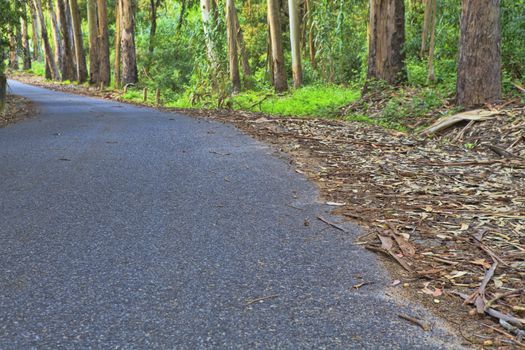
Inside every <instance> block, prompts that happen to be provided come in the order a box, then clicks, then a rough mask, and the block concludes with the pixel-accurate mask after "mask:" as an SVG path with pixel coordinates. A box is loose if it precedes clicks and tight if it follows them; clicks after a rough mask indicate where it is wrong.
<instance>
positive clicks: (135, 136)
mask: <svg viewBox="0 0 525 350" xmlns="http://www.w3.org/2000/svg"><path fill="white" fill-rule="evenodd" d="M9 84H10V86H11V88H12V91H13V92H14V93H16V94H19V95H22V96H26V97H28V98H30V99H31V100H33V101H34V102H35V103H36V105H37V107H38V109H39V113H38V115H37V116H35V117H33V118H30V119H28V120H25V121H23V122H20V123H18V124H16V125H12V126H9V127H7V128H4V129H0V219H1V223H0V266H1V270H0V349H29V348H35V349H85V348H94V349H110V348H115V349H116V348H123V349H154V348H155V349H156V348H159V349H211V348H242V349H270V348H272V349H275V348H279V349H299V348H304V349H307V348H329V349H335V348H341V349H350V348H355V349H416V348H419V349H441V348H447V347H448V348H455V349H457V348H458V347H459V345H458V344H457V343H455V340H454V338H453V337H451V335H450V334H448V333H447V332H446V331H445V330H444V329H443V328H442V327H441V323H440V321H439V320H436V319H433V318H432V317H431V316H430V315H429V314H428V313H426V312H425V311H423V310H421V309H420V308H418V307H417V306H414V305H409V304H408V303H405V302H399V301H396V299H394V298H392V297H390V296H389V294H388V293H387V292H386V291H385V289H386V286H387V285H388V284H390V283H391V278H390V277H388V276H387V275H386V273H385V272H384V271H383V270H381V268H380V267H379V265H378V262H377V260H376V257H375V256H374V255H371V254H369V253H368V252H366V251H365V250H363V249H362V248H360V247H358V246H355V245H353V244H352V240H353V238H355V235H356V234H357V228H356V227H352V226H350V225H348V224H347V227H348V228H349V229H350V230H351V231H352V232H351V233H346V234H345V233H342V232H340V231H338V230H336V229H333V228H331V227H329V226H327V225H326V224H324V223H322V222H321V221H319V220H317V219H316V217H317V216H318V215H324V216H326V217H327V218H330V220H333V221H336V220H337V218H335V217H330V216H329V215H328V214H327V212H328V210H329V208H327V207H326V206H324V205H323V204H322V203H320V202H319V201H318V193H317V192H316V189H315V186H314V185H312V184H311V183H309V182H308V181H307V180H305V179H304V178H303V177H301V176H300V175H299V174H297V173H295V172H294V171H293V169H291V168H290V166H289V165H288V164H287V162H286V161H285V160H283V159H282V158H279V157H277V156H275V154H274V151H272V149H271V148H269V147H267V146H265V145H263V144H261V143H259V142H257V141H254V140H253V139H251V138H249V137H247V136H245V135H243V134H242V133H241V132H240V131H239V130H237V129H235V128H234V127H232V126H228V125H223V124H219V123H215V122H210V121H206V120H199V119H193V118H189V117H185V116H182V115H173V114H168V113H162V112H158V111H155V110H153V109H148V108H140V107H135V106H130V105H126V104H121V103H116V102H111V101H103V100H99V99H93V98H87V97H81V96H76V95H68V94H64V93H59V92H53V91H49V90H45V89H42V88H37V87H31V86H27V85H23V84H20V83H17V82H14V81H10V82H9ZM305 221H307V222H308V223H309V225H305ZM362 282H369V283H370V284H366V285H364V286H363V287H361V288H359V289H355V288H353V286H354V285H357V284H360V283H362ZM257 300H259V301H257ZM399 313H404V314H408V315H412V316H417V317H421V318H423V319H426V320H430V322H431V323H434V328H433V330H432V331H431V332H424V331H422V330H421V329H420V328H418V327H417V326H414V325H412V324H411V323H409V322H407V321H404V320H402V319H400V318H399V317H398V316H397V315H398V314H399Z"/></svg>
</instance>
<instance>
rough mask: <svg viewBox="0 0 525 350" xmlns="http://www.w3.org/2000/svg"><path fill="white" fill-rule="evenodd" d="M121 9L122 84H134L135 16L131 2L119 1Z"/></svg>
mask: <svg viewBox="0 0 525 350" xmlns="http://www.w3.org/2000/svg"><path fill="white" fill-rule="evenodd" d="M120 1H121V4H122V7H121V26H122V30H121V33H122V34H121V39H120V42H121V48H122V84H123V85H126V84H134V83H136V82H137V81H138V72H137V54H136V49H135V18H134V17H135V16H134V13H133V4H132V1H131V0H120Z"/></svg>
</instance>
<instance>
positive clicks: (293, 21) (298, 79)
mask: <svg viewBox="0 0 525 350" xmlns="http://www.w3.org/2000/svg"><path fill="white" fill-rule="evenodd" d="M288 8H289V10H288V11H289V13H290V45H291V48H292V74H293V85H294V87H295V88H296V89H297V88H299V87H300V86H301V85H303V71H302V66H301V28H300V21H299V4H298V3H297V0H288Z"/></svg>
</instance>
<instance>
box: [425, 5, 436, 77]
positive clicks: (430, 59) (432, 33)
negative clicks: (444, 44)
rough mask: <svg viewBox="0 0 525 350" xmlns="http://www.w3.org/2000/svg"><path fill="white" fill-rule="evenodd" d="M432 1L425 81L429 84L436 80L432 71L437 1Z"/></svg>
mask: <svg viewBox="0 0 525 350" xmlns="http://www.w3.org/2000/svg"><path fill="white" fill-rule="evenodd" d="M431 1H432V23H431V28H430V47H429V48H428V76H427V79H428V81H430V82H433V81H435V80H436V74H435V71H434V51H435V48H436V24H437V2H438V0H431Z"/></svg>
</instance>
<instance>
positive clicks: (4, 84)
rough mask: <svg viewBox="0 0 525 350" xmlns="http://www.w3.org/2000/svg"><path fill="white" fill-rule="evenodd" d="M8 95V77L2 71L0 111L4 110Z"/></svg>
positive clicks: (0, 73) (0, 75) (0, 74)
mask: <svg viewBox="0 0 525 350" xmlns="http://www.w3.org/2000/svg"><path fill="white" fill-rule="evenodd" d="M6 96H7V79H6V77H5V75H4V73H3V72H0V113H1V112H3V111H4V108H5V100H6Z"/></svg>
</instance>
